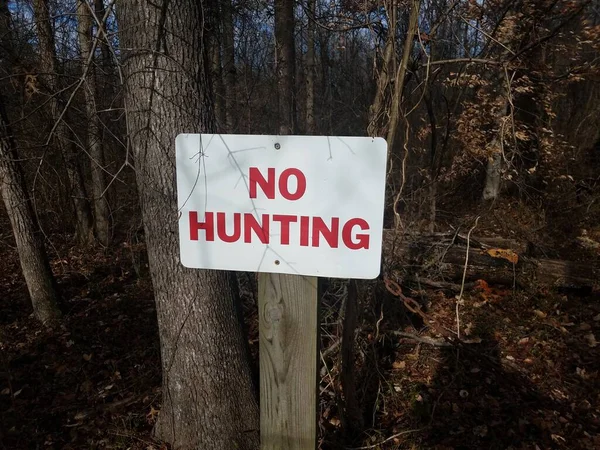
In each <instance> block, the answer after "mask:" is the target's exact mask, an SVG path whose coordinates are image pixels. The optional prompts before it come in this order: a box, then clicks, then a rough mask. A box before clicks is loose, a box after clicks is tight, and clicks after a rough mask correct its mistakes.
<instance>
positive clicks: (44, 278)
mask: <svg viewBox="0 0 600 450" xmlns="http://www.w3.org/2000/svg"><path fill="white" fill-rule="evenodd" d="M0 181H1V183H2V199H3V200H4V205H5V206H6V211H7V213H8V217H9V219H10V223H11V225H12V229H13V233H14V235H15V241H16V243H17V251H18V252H19V260H20V261H21V269H22V270H23V276H24V277H25V282H26V284H27V289H28V290H29V295H30V297H31V304H32V306H33V313H34V315H35V317H36V318H37V319H38V320H40V321H41V322H42V323H44V324H47V325H48V324H53V323H55V322H56V321H58V319H59V318H60V311H59V309H58V306H57V303H56V291H55V288H54V286H55V284H54V277H53V275H52V270H51V269H50V265H49V264H48V257H47V256H46V250H45V249H44V241H43V239H42V236H41V235H40V231H39V227H38V224H37V221H36V219H35V215H34V212H33V207H32V205H31V201H30V199H29V197H28V196H27V188H26V187H25V177H24V176H23V171H22V168H21V166H20V165H19V163H18V162H17V154H16V147H15V144H14V140H13V135H12V131H11V129H10V126H9V124H8V119H7V116H6V112H5V110H4V102H3V99H2V98H0Z"/></svg>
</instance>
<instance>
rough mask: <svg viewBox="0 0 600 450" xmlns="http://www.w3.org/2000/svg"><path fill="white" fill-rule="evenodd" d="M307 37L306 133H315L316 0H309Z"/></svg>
mask: <svg viewBox="0 0 600 450" xmlns="http://www.w3.org/2000/svg"><path fill="white" fill-rule="evenodd" d="M307 9H308V15H309V17H308V27H307V30H306V32H307V39H306V45H307V49H306V134H315V133H316V125H315V64H316V63H315V0H308V3H307Z"/></svg>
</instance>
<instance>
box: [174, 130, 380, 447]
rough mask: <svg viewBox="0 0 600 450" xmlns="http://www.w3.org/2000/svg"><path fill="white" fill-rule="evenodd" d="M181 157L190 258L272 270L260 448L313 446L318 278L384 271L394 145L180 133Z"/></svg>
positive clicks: (263, 340) (262, 323)
mask: <svg viewBox="0 0 600 450" xmlns="http://www.w3.org/2000/svg"><path fill="white" fill-rule="evenodd" d="M176 154H177V196H178V204H179V212H180V214H179V238H180V257H181V262H182V264H183V265H185V266H186V267H191V268H198V269H224V270H245V271H254V272H266V274H264V275H262V276H260V277H259V287H258V290H259V292H258V294H259V296H258V307H259V341H260V351H259V355H260V374H261V375H260V405H261V410H260V423H261V425H260V426H261V430H260V435H261V448H262V449H263V450H275V449H284V448H285V449H287V450H308V449H314V448H315V445H316V424H317V414H316V411H317V399H318V395H317V383H318V382H317V367H316V363H317V354H318V351H317V350H318V340H317V330H318V326H319V324H318V296H317V278H314V277H319V276H320V277H323V276H328V277H340V278H375V277H376V276H377V275H378V274H379V271H380V264H381V246H382V232H383V207H384V192H385V174H386V170H385V169H386V161H387V144H386V143H385V141H384V140H383V139H373V138H358V137H326V136H254V135H180V136H178V137H177V140H176ZM285 274H287V275H285ZM290 275H301V276H290Z"/></svg>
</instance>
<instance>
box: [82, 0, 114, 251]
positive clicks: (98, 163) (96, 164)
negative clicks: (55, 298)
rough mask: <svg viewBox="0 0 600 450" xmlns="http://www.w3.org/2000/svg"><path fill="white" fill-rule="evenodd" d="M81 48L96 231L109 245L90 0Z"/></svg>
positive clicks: (84, 8)
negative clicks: (84, 76) (84, 77)
mask: <svg viewBox="0 0 600 450" xmlns="http://www.w3.org/2000/svg"><path fill="white" fill-rule="evenodd" d="M77 16H78V17H77V19H78V28H79V46H80V48H81V61H82V66H83V73H84V74H86V83H85V106H86V113H87V117H86V119H87V120H86V122H87V145H86V147H87V151H88V155H89V157H90V160H91V172H92V194H93V205H94V228H95V230H96V238H97V239H98V241H99V242H100V243H101V244H102V245H105V246H107V245H108V244H109V241H110V209H109V206H108V200H107V196H106V176H105V174H104V170H105V163H104V148H103V146H102V126H101V123H100V117H98V112H97V110H96V92H97V86H96V71H95V69H94V59H95V58H94V56H93V53H92V52H93V51H94V45H93V43H92V32H93V27H92V16H91V14H90V6H89V5H88V3H87V0H79V3H78V11H77Z"/></svg>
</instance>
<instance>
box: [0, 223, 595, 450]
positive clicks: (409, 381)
mask: <svg viewBox="0 0 600 450" xmlns="http://www.w3.org/2000/svg"><path fill="white" fill-rule="evenodd" d="M3 229H4V230H9V228H6V227H3ZM6 233H7V231H6ZM7 236H8V235H6V236H2V239H0V241H1V243H0V449H46V448H47V449H96V448H98V449H102V448H112V449H128V448H131V449H144V450H150V449H155V450H157V449H161V448H164V449H166V448H167V447H166V446H162V445H161V444H160V443H157V442H155V441H154V440H153V439H152V436H151V430H152V425H153V423H154V421H155V420H156V416H157V414H158V412H159V411H160V398H161V392H160V380H161V373H160V352H159V341H158V334H157V324H156V312H155V309H154V304H153V300H152V288H151V283H150V280H149V277H148V275H147V274H142V275H141V276H140V275H139V271H138V272H136V270H135V267H136V264H134V261H135V258H132V255H135V254H136V253H138V254H139V252H141V251H143V248H142V247H140V245H138V246H137V247H135V246H134V247H132V246H131V245H130V244H128V243H122V244H120V245H115V247H114V248H113V249H111V250H106V251H97V252H95V251H83V250H76V249H74V248H70V247H69V246H68V245H67V244H66V243H64V242H63V243H62V244H61V243H60V239H59V238H57V239H53V242H54V243H55V246H56V247H55V249H54V255H53V263H52V264H53V269H54V272H55V274H56V275H57V279H58V283H59V288H60V292H61V297H62V300H61V308H62V310H63V311H64V321H63V323H62V325H61V326H60V327H57V328H55V329H51V330H48V329H44V328H42V327H41V326H40V325H39V324H38V323H37V322H36V321H35V320H34V319H33V318H32V317H31V315H30V313H31V311H30V309H29V307H28V306H27V302H28V294H27V290H26V288H25V285H24V281H23V279H22V277H21V272H20V268H19V263H18V259H17V257H16V251H15V249H14V248H12V247H11V245H12V244H8V242H10V239H9V238H8V237H7ZM382 284H383V283H376V282H373V283H371V284H369V285H368V286H367V290H368V292H369V293H370V297H369V298H370V299H371V300H369V301H368V302H364V303H363V304H361V311H360V324H361V325H360V329H359V332H358V334H357V356H356V367H355V379H356V385H357V398H358V404H359V407H360V409H361V414H360V417H358V418H357V419H356V422H357V423H355V424H353V426H352V427H349V426H348V427H346V428H344V426H343V425H344V423H343V420H344V418H343V417H341V414H340V407H339V391H340V386H339V371H340V363H339V355H338V353H337V352H331V353H330V354H329V355H328V356H327V357H326V358H325V362H326V363H327V368H326V369H323V370H321V374H322V380H321V396H320V403H319V416H320V420H319V446H320V448H322V449H351V448H360V449H370V448H372V449H440V450H441V449H447V450H450V449H506V448H512V449H540V450H541V449H550V448H556V449H599V448H600V377H599V373H600V345H599V344H598V342H597V341H596V337H598V338H599V339H600V301H599V300H600V298H599V296H598V294H597V292H591V293H590V292H588V293H587V294H586V295H581V293H579V294H577V293H573V292H571V293H569V292H557V291H554V290H551V289H545V288H534V287H532V288H531V289H528V290H521V291H513V290H512V289H507V288H503V287H496V286H487V284H486V283H485V282H480V283H479V284H478V285H477V287H476V288H475V289H471V290H468V291H466V292H464V294H463V297H462V299H463V300H464V301H463V302H461V303H462V304H461V305H460V307H459V310H458V314H459V318H460V332H461V337H462V338H463V340H464V341H465V342H466V343H465V344H463V345H461V346H459V347H457V346H438V345H431V344H427V343H420V342H417V341H415V340H414V339H412V338H410V337H409V338H405V337H402V336H398V335H397V333H396V332H398V331H401V332H404V333H407V334H412V335H415V336H420V337H429V338H432V339H436V340H437V341H440V336H439V333H438V332H436V331H435V330H434V329H433V328H432V327H425V326H424V325H423V322H422V320H420V318H419V317H414V316H412V315H411V314H409V313H408V312H407V310H406V309H405V308H404V307H403V306H402V303H401V302H400V301H399V299H398V298H396V297H394V296H393V295H392V294H390V293H389V292H388V291H387V290H386V289H385V287H384V286H382ZM405 293H406V294H407V295H411V296H413V297H414V298H418V299H419V302H420V303H421V304H422V305H424V306H425V307H426V311H427V312H426V314H427V315H428V317H429V318H430V319H431V320H432V321H433V322H434V323H435V328H436V329H437V330H447V331H453V332H455V331H456V329H457V323H456V314H457V310H456V298H455V295H454V293H451V292H444V291H440V290H427V289H421V290H418V291H410V290H408V289H407V290H406V292H405ZM339 302H340V299H339V296H335V295H331V296H330V297H329V298H327V299H324V302H323V308H327V309H328V310H327V311H324V313H323V316H324V318H325V323H326V326H325V327H324V328H323V330H322V333H321V334H322V348H323V349H326V348H328V347H330V346H331V344H332V343H333V342H335V340H336V339H337V337H338V336H339V335H340V330H339V324H338V323H337V322H336V315H337V314H338V312H337V310H339V304H338V303H339ZM336 308H337V310H336ZM246 315H247V320H248V321H249V322H250V325H251V326H250V327H249V329H250V336H249V339H250V343H251V345H252V348H253V350H254V351H253V354H254V355H256V345H257V344H256V341H257V337H256V332H257V330H256V328H257V327H256V326H255V323H256V311H255V308H254V307H253V306H252V305H247V308H246ZM328 317H329V319H327V318H328ZM253 324H254V326H252V325H253ZM345 430H346V431H345ZM225 450H227V449H225Z"/></svg>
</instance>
